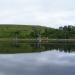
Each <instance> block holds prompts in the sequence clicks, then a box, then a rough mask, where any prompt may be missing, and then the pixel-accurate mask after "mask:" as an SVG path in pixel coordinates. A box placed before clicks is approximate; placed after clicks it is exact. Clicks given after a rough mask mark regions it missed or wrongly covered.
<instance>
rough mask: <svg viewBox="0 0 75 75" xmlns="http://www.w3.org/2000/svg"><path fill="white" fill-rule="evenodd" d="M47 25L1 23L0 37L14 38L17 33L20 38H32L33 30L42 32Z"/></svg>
mask: <svg viewBox="0 0 75 75" xmlns="http://www.w3.org/2000/svg"><path fill="white" fill-rule="evenodd" d="M46 28H47V27H43V26H33V25H13V24H2V25H0V38H14V37H15V35H16V33H17V34H18V37H19V38H31V32H35V31H37V32H40V33H41V34H42V33H43V32H44V30H45V29H46Z"/></svg>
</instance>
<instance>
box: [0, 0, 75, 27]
mask: <svg viewBox="0 0 75 75" xmlns="http://www.w3.org/2000/svg"><path fill="white" fill-rule="evenodd" d="M0 24H24V25H25V24H26V25H28V24H30V25H42V26H48V27H53V28H58V27H59V26H64V25H75V0H0Z"/></svg>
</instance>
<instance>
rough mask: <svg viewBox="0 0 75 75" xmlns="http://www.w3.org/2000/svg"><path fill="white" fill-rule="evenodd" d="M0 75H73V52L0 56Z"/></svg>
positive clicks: (74, 69)
mask: <svg viewBox="0 0 75 75" xmlns="http://www.w3.org/2000/svg"><path fill="white" fill-rule="evenodd" d="M0 75H75V52H73V53H65V52H59V51H56V50H53V51H44V52H38V53H24V54H1V55H0Z"/></svg>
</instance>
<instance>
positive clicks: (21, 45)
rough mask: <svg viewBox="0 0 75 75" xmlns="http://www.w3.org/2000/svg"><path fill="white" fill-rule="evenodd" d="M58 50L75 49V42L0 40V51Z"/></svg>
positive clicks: (70, 50) (69, 50) (68, 50)
mask: <svg viewBox="0 0 75 75" xmlns="http://www.w3.org/2000/svg"><path fill="white" fill-rule="evenodd" d="M53 49H56V50H59V51H64V52H73V51H75V43H74V42H73V43H72V42H71V43H65V42H63V43H25V42H20V41H19V42H15V41H14V42H11V41H8V42H3V41H2V42H0V53H28V52H29V53H30V52H41V51H47V50H53Z"/></svg>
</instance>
